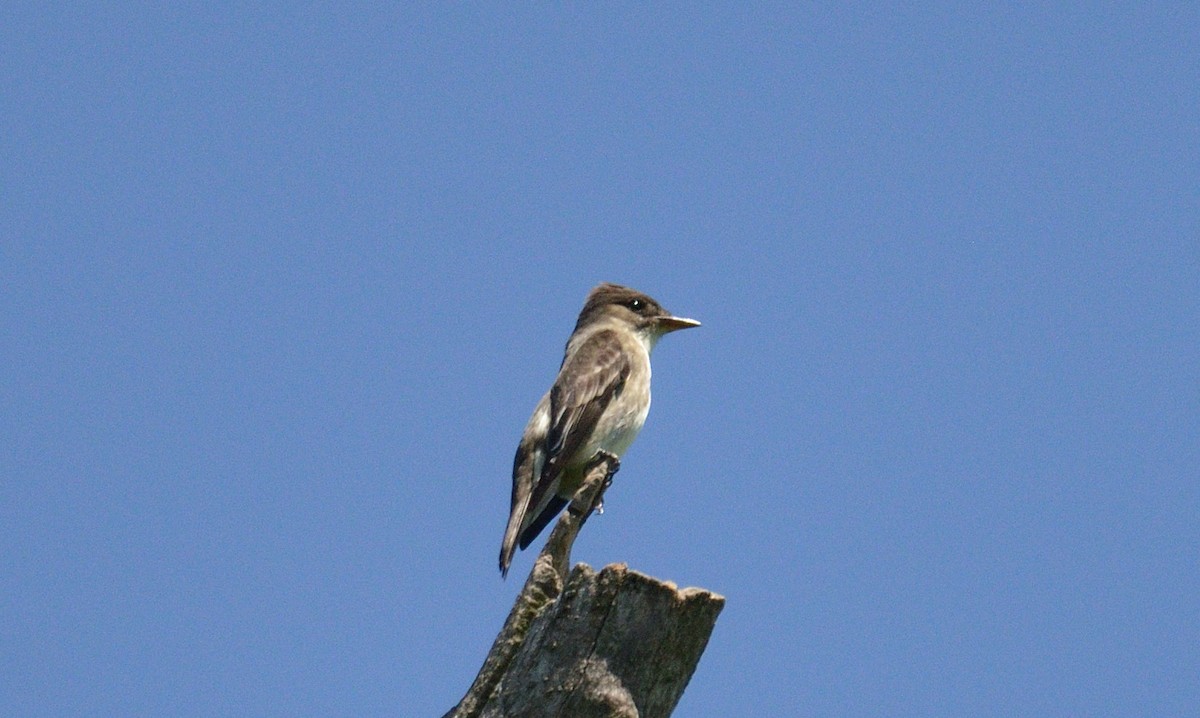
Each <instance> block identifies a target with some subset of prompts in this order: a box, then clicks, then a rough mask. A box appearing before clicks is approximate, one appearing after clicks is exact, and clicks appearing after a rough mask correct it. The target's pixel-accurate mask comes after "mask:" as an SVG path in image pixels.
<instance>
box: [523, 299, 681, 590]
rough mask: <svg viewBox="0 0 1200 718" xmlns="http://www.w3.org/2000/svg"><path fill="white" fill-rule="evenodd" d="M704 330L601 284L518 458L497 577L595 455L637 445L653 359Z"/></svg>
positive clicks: (563, 501) (565, 499)
mask: <svg viewBox="0 0 1200 718" xmlns="http://www.w3.org/2000/svg"><path fill="white" fill-rule="evenodd" d="M698 326H700V322H698V321H696V320H695V319H687V318H684V317H677V316H674V315H672V314H671V313H670V312H668V311H667V310H665V309H663V307H662V305H661V304H659V303H658V302H656V301H655V300H653V299H651V298H650V297H649V296H647V295H646V294H643V293H642V292H639V291H637V290H636V289H631V288H629V287H624V286H621V285H619V284H611V283H608V282H604V283H602V284H600V285H598V286H596V287H595V288H594V289H592V291H591V292H589V293H588V295H587V299H586V300H585V301H584V303H583V309H582V310H581V311H580V312H579V319H578V320H577V321H576V322H575V329H574V331H572V332H571V336H570V338H569V339H568V340H567V345H566V349H565V351H564V352H563V360H562V364H561V365H560V366H559V370H558V376H557V377H555V379H554V385H553V386H551V387H550V391H548V392H546V394H545V395H544V396H542V398H541V401H539V402H538V403H537V407H536V408H535V409H534V410H533V415H532V416H531V417H530V418H529V423H528V424H526V425H525V431H524V433H523V434H522V436H521V441H520V443H519V444H518V445H517V453H516V456H515V457H514V458H513V472H512V500H511V505H510V508H509V515H508V524H507V526H506V527H505V529H504V539H503V541H502V542H501V545H500V575H501V576H507V575H508V569H509V566H510V565H511V564H512V558H513V554H514V553H515V552H516V549H517V546H518V545H519V546H520V548H521V549H522V550H524V549H525V548H526V547H527V546H529V544H530V543H531V542H533V540H534V539H535V538H537V536H538V534H540V533H541V532H542V529H544V528H545V527H546V525H547V524H548V523H550V522H551V521H552V520H554V518H555V517H556V516H557V515H558V514H559V512H561V511H562V509H563V507H564V506H566V505H567V503H569V502H570V501H571V499H572V497H573V496H574V494H575V492H576V491H577V490H578V489H579V486H580V484H581V483H582V482H583V478H584V475H585V473H586V470H587V468H588V466H589V464H590V463H591V462H592V461H593V459H595V458H596V457H597V455H602V454H606V455H609V456H611V457H612V458H613V459H619V458H620V457H621V455H622V454H623V453H624V452H625V450H626V449H628V448H629V445H630V444H632V443H633V440H634V438H636V437H637V435H638V432H639V431H640V430H641V428H642V425H643V424H644V423H645V421H646V415H647V414H648V413H649V412H650V352H651V351H652V350H653V349H654V345H655V344H656V343H657V342H658V340H659V339H660V338H662V336H663V335H665V334H668V333H670V332H674V331H677V330H680V329H690V328H692V327H698Z"/></svg>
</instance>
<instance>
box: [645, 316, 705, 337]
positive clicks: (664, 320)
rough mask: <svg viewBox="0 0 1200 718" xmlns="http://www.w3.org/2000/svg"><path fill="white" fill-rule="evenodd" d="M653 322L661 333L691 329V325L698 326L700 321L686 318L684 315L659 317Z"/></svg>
mask: <svg viewBox="0 0 1200 718" xmlns="http://www.w3.org/2000/svg"><path fill="white" fill-rule="evenodd" d="M655 323H657V324H658V328H659V330H660V331H661V332H662V333H663V334H666V333H667V332H673V331H676V330H678V329H691V328H692V327H698V326H700V322H698V321H696V320H695V319H687V318H686V317H671V316H666V317H659V318H658V319H656V320H655Z"/></svg>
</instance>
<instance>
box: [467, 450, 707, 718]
mask: <svg viewBox="0 0 1200 718" xmlns="http://www.w3.org/2000/svg"><path fill="white" fill-rule="evenodd" d="M618 467H619V462H618V461H617V459H616V458H615V457H611V456H601V457H598V458H597V460H596V462H594V464H593V466H592V468H591V469H590V471H589V473H588V475H587V478H586V479H585V480H584V483H583V486H582V487H581V488H580V490H579V492H578V493H577V494H576V496H575V499H574V500H572V502H571V506H570V508H569V509H568V510H567V511H566V512H564V514H563V515H562V517H561V518H560V519H559V521H558V524H557V525H556V526H555V527H554V531H553V532H552V533H551V535H550V538H549V540H547V542H546V547H545V548H543V549H542V553H541V554H540V555H539V556H538V558H537V560H536V561H535V562H534V567H533V570H532V571H531V572H530V574H529V578H528V579H527V580H526V581H525V586H524V588H522V590H521V593H520V595H518V596H517V600H516V602H515V603H514V605H513V608H512V611H510V612H509V616H508V619H507V620H506V621H505V624H504V627H503V628H502V629H501V631H500V634H499V635H498V636H497V637H496V640H495V642H494V643H493V644H492V650H491V651H490V652H489V653H488V657H487V659H486V660H485V661H484V665H483V668H482V669H480V671H479V675H478V676H477V677H476V678H475V682H474V683H473V684H472V686H471V689H470V690H469V691H468V692H467V695H466V696H464V697H463V699H462V701H460V702H459V704H458V705H457V706H456V707H455V708H454V709H453V710H451V711H450V712H449V713H447V714H446V716H445V718H502V717H503V718H517V717H520V718H542V717H549V716H562V717H566V716H571V717H579V718H631V717H634V716H637V717H641V718H656V717H665V716H669V715H670V714H671V711H672V710H674V708H675V705H676V703H678V702H679V698H680V697H681V696H682V695H683V690H684V688H686V687H687V683H688V680H689V679H690V678H691V676H692V673H693V672H694V671H695V669H696V664H697V662H698V661H699V660H700V655H701V654H702V653H703V652H704V647H705V646H706V645H707V643H708V638H709V636H710V635H711V633H712V629H713V626H714V625H715V623H716V620H717V615H718V614H719V613H720V612H721V608H722V607H723V606H724V605H725V599H724V598H723V597H721V596H719V595H717V594H714V593H710V592H708V591H704V590H701V589H695V588H687V589H682V590H680V589H678V588H676V587H675V585H674V584H671V583H665V582H662V581H658V580H657V579H654V578H651V577H649V576H646V575H644V574H641V573H638V572H636V571H631V570H629V569H628V568H627V567H626V566H624V565H623V564H614V565H610V566H606V567H605V568H604V569H602V570H601V571H600V572H599V573H597V572H595V571H593V570H592V569H591V568H590V567H588V566H586V565H585V564H579V565H577V566H576V567H575V569H574V570H573V571H572V572H571V573H570V575H569V576H568V575H567V567H568V566H569V565H570V552H571V546H572V544H573V543H574V541H575V536H576V535H578V533H579V529H580V527H582V525H583V523H584V522H586V521H587V518H588V516H590V515H591V513H592V511H593V510H594V509H596V508H597V507H598V506H599V505H600V503H601V501H602V500H603V495H604V490H605V489H606V488H607V487H608V485H609V483H611V480H612V476H613V474H614V473H615V472H616V470H617V468H618Z"/></svg>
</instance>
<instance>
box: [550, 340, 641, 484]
mask: <svg viewBox="0 0 1200 718" xmlns="http://www.w3.org/2000/svg"><path fill="white" fill-rule="evenodd" d="M629 371H630V365H629V357H628V356H626V354H625V352H624V351H623V350H622V345H621V340H620V338H619V337H618V336H617V333H616V332H614V331H611V330H605V331H601V332H596V334H594V335H592V336H591V337H589V338H588V339H587V341H585V342H584V343H583V345H582V346H580V347H579V348H578V349H577V350H576V351H575V352H574V354H573V355H572V356H571V360H570V362H569V363H565V364H564V365H563V367H562V369H560V370H559V372H558V378H557V379H556V380H555V381H554V386H553V387H552V388H551V389H550V431H549V432H548V433H547V434H546V467H545V468H544V469H543V470H542V473H543V474H547V473H554V472H555V470H556V469H555V465H556V464H558V463H560V462H564V461H569V460H571V459H572V458H576V457H575V454H576V453H578V452H579V450H580V449H581V448H583V445H584V444H585V443H586V442H587V440H588V438H589V437H590V436H591V434H592V430H593V429H594V428H596V422H598V421H599V420H600V416H601V415H602V414H603V413H604V410H605V409H606V408H608V405H609V403H610V402H611V401H612V400H613V398H615V397H616V396H618V395H619V394H620V393H621V390H622V389H624V388H625V380H626V379H628V378H629Z"/></svg>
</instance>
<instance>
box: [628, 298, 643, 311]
mask: <svg viewBox="0 0 1200 718" xmlns="http://www.w3.org/2000/svg"><path fill="white" fill-rule="evenodd" d="M643 306H644V304H643V303H642V300H640V299H630V300H629V308H630V309H632V310H633V311H635V312H637V311H641V308H642V307H643Z"/></svg>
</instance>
